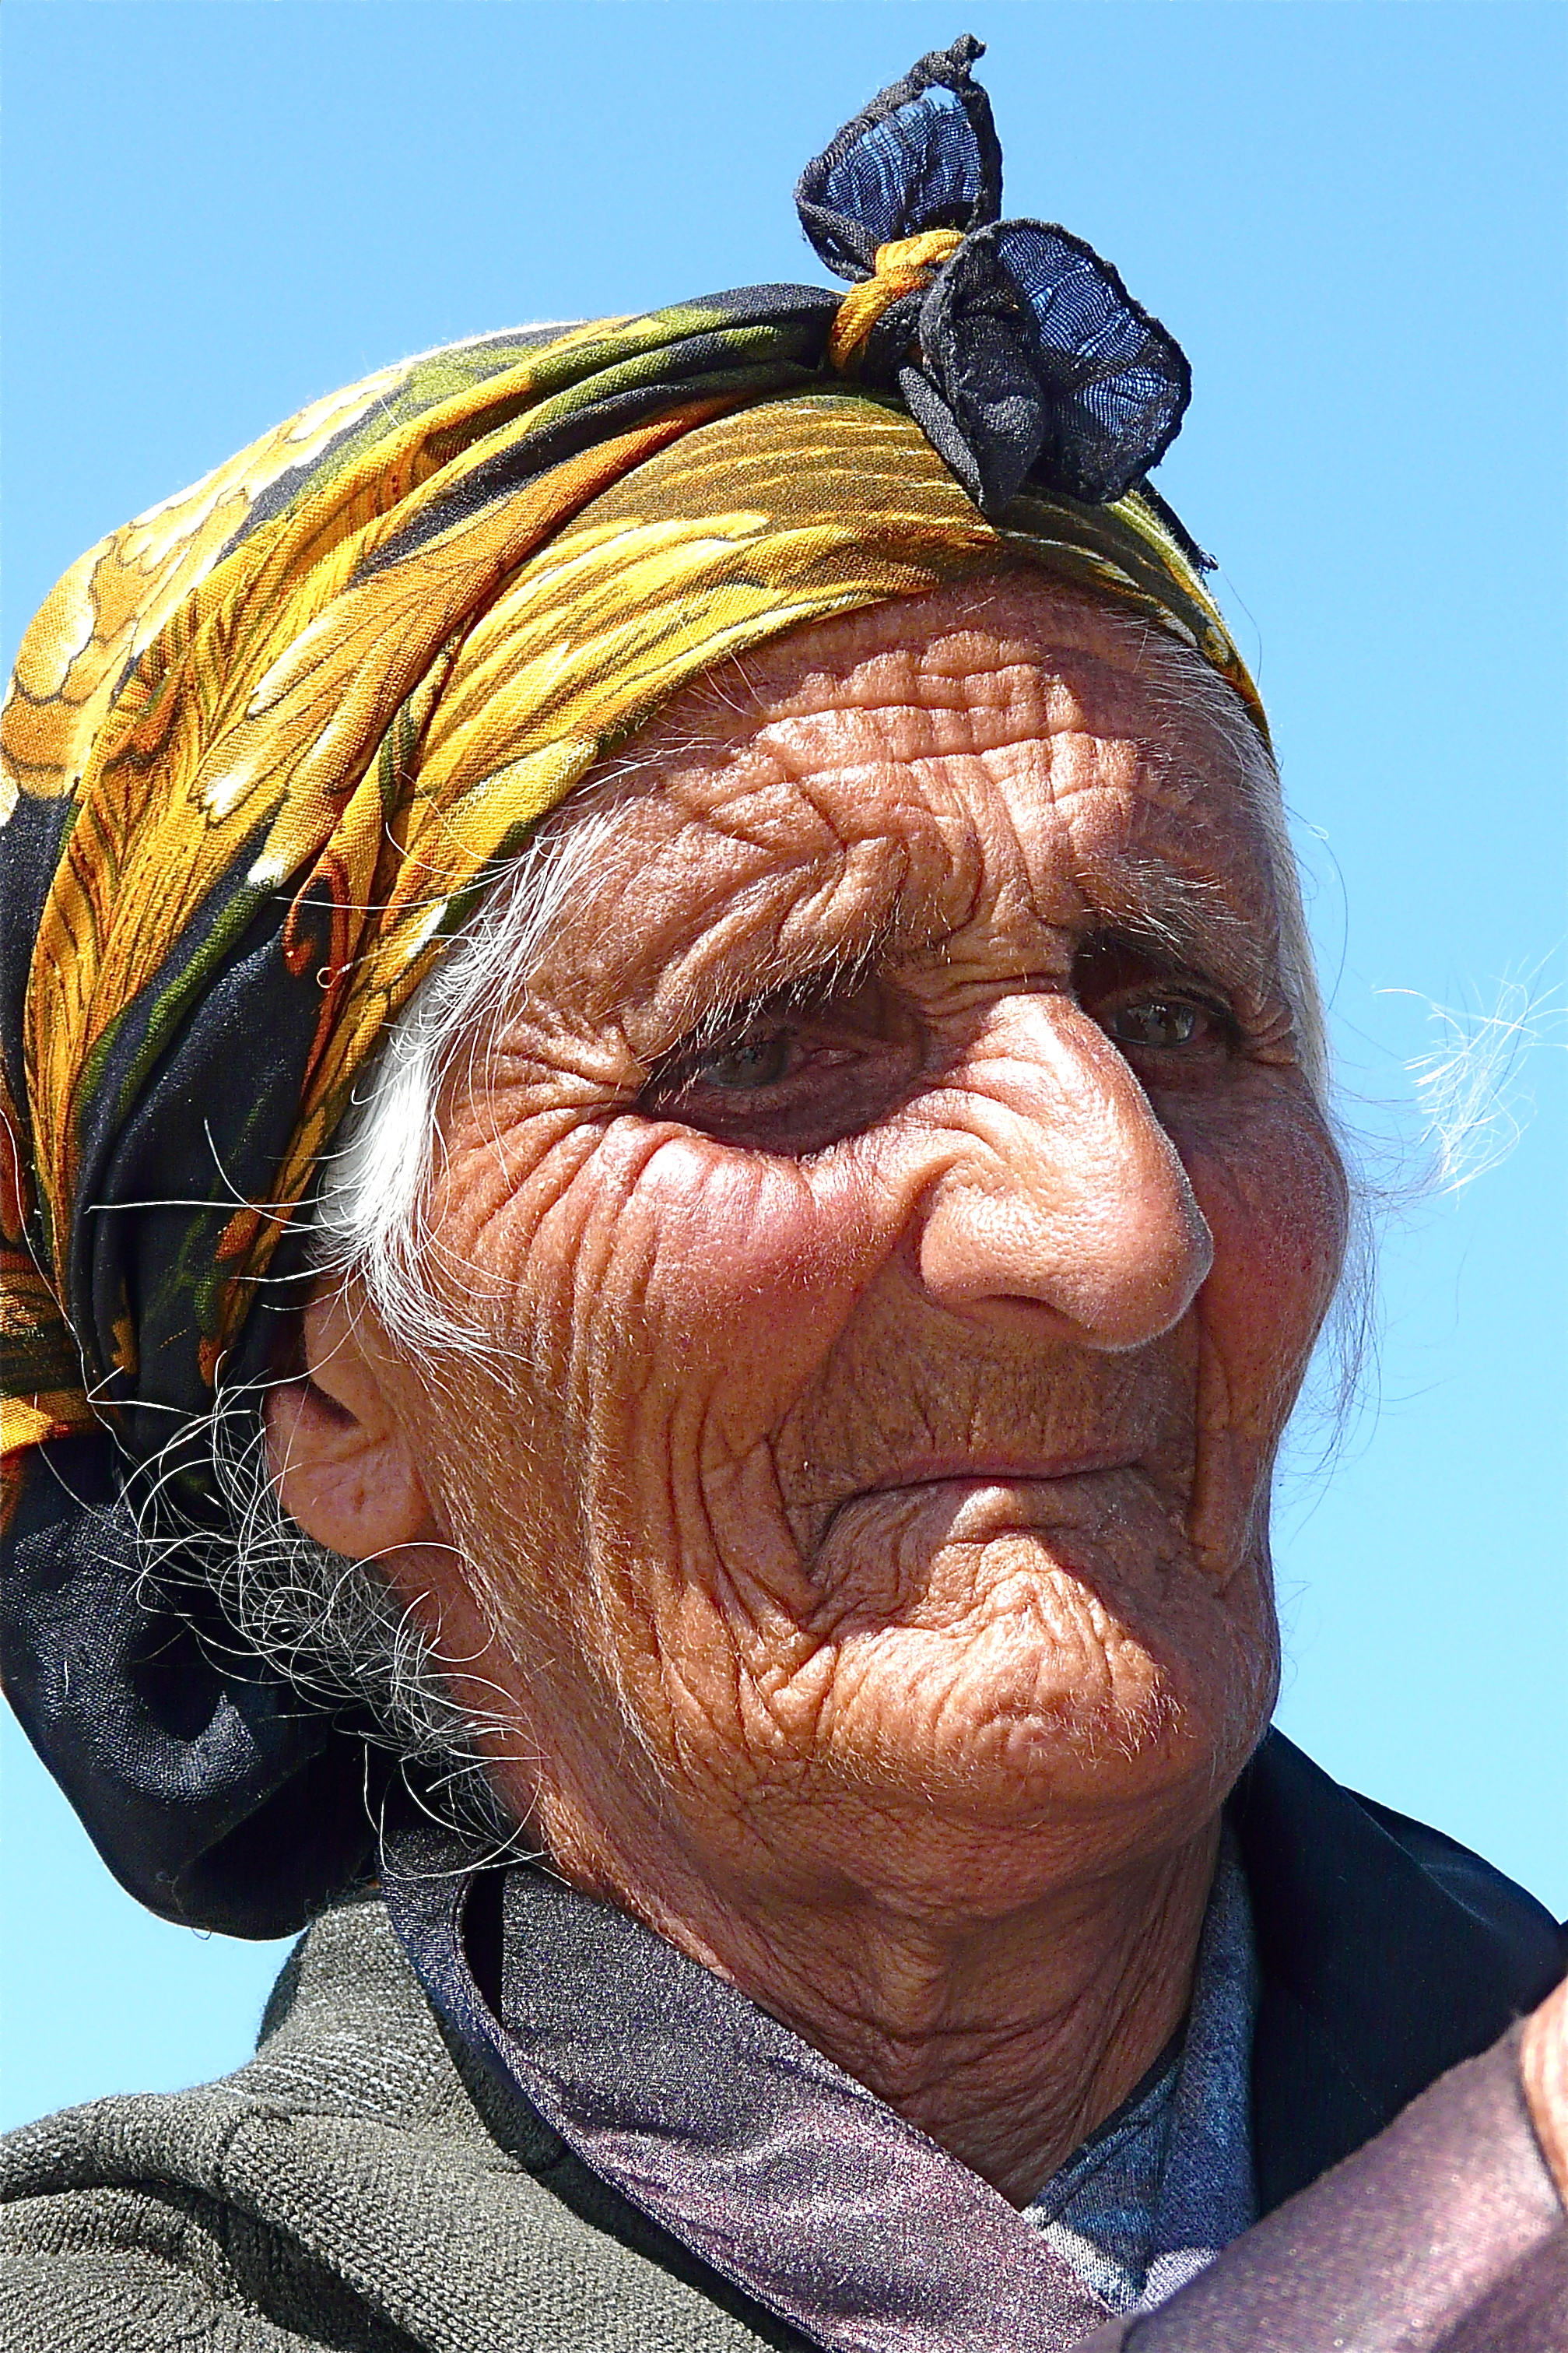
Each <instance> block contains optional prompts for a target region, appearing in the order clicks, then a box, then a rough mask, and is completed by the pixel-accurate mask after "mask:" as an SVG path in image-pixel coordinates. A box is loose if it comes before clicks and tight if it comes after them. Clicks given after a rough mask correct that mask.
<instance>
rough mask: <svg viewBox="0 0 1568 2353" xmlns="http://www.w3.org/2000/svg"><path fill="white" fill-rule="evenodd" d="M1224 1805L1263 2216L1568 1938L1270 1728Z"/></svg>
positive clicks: (1557, 1960) (1363, 2132)
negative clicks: (1239, 1926)
mask: <svg viewBox="0 0 1568 2353" xmlns="http://www.w3.org/2000/svg"><path fill="white" fill-rule="evenodd" d="M1230 1810H1231V1817H1232V1820H1234V1821H1235V1823H1236V1826H1237V1832H1238V1834H1239V1836H1240V1840H1241V1851H1242V1859H1243V1861H1244V1862H1245V1864H1246V1866H1247V1883H1248V1885H1249V1887H1250V1889H1251V1893H1252V1909H1253V1920H1254V1925H1255V1928H1256V1932H1257V1936H1258V1960H1259V1963H1260V1965H1261V1968H1262V1972H1263V1991H1262V1999H1261V2001H1260V2004H1259V2008H1258V2026H1257V2033H1256V2039H1255V2041H1254V2044H1253V2068H1252V2085H1253V2146H1254V2150H1255V2154H1256V2159H1257V2165H1258V2204H1259V2211H1260V2212H1262V2213H1265V2214H1267V2213H1268V2212H1270V2211H1272V2210H1273V2209H1274V2208H1275V2207H1276V2206H1279V2205H1281V2204H1282V2203H1283V2202H1284V2200H1286V2199H1287V2198H1289V2197H1291V2196H1293V2195H1294V2193H1295V2192H1296V2191H1297V2190H1298V2189H1305V2188H1306V2186H1307V2184H1308V2183H1309V2182H1310V2181H1315V2180H1316V2179H1317V2178H1318V2176H1319V2175H1320V2174H1321V2173H1323V2172H1326V2171H1327V2169H1328V2168H1329V2167H1330V2166H1331V2165H1337V2164H1338V2163H1339V2161H1340V2159H1341V2158H1343V2157H1348V2156H1349V2155H1350V2153H1351V2151H1352V2149H1356V2148H1359V2147H1361V2146H1362V2144H1363V2142H1364V2141H1367V2140H1370V2139H1371V2138H1372V2137H1373V2134H1374V2133H1378V2132H1381V2131H1382V2130H1383V2128H1384V2126H1385V2125H1387V2124H1390V2123H1392V2121H1393V2119H1394V2117H1395V2116H1397V2115H1398V2113H1399V2111H1400V2110H1401V2109H1402V2108H1403V2107H1405V2105H1407V2104H1408V2103H1409V2102H1410V2101H1411V2100H1413V2099H1414V2098H1415V2094H1417V2093H1418V2092H1421V2091H1424V2090H1425V2089H1426V2085H1427V2084H1430V2083H1433V2082H1435V2080H1436V2077H1437V2076H1439V2075H1441V2074H1445V2073H1447V2070H1448V2069H1449V2068H1450V2067H1454V2066H1457V2065H1458V2063H1459V2061H1460V2060H1461V2059H1470V2058H1474V2057H1475V2055H1476V2054H1477V2053H1478V2052H1481V2051H1484V2050H1485V2049H1486V2048H1487V2046H1488V2045H1489V2043H1492V2042H1496V2040H1497V2038H1498V2036H1499V2035H1500V2034H1502V2033H1504V2032H1505V2031H1507V2029H1508V2028H1509V2027H1510V2025H1512V2023H1513V2021H1515V2020H1516V2019H1517V2018H1519V2017H1520V2016H1521V2015H1522V2014H1523V2012H1524V2011H1526V2010H1532V2009H1533V2008H1534V2007H1535V2005H1536V2003H1537V2002H1538V2001H1541V2000H1542V1999H1543V1998H1544V1997H1545V1995H1546V1994H1547V1993H1548V1992H1550V1990H1551V1989H1552V1986H1553V1985H1555V1983H1556V1982H1557V1980H1558V1978H1560V1977H1561V1976H1562V1975H1563V1968H1564V1967H1565V1966H1568V1939H1565V1938H1564V1936H1563V1932H1562V1931H1561V1930H1560V1929H1559V1928H1558V1927H1557V1926H1556V1923H1555V1922H1554V1921H1553V1920H1552V1916H1551V1915H1550V1913H1548V1912H1546V1911H1545V1910H1544V1909H1543V1908H1542V1905H1539V1904H1537V1903H1536V1902H1535V1900H1534V1898H1533V1897H1532V1896H1530V1895H1527V1894H1525V1892H1524V1890H1523V1889H1522V1888H1521V1887H1516V1886H1515V1885H1514V1884H1513V1883H1512V1882H1511V1881H1510V1880H1508V1879H1505V1878H1504V1877H1503V1875H1502V1873H1500V1872H1497V1871H1494V1870H1493V1869H1492V1868H1491V1866H1490V1865H1489V1863H1485V1862H1482V1861H1481V1860H1480V1858H1479V1856H1478V1855H1473V1854H1470V1853H1469V1852H1468V1851H1467V1850H1466V1849H1465V1848H1464V1847H1461V1846H1458V1845H1457V1844H1456V1843H1455V1842H1454V1841H1452V1840H1451V1839H1447V1838H1445V1837H1444V1836H1443V1835H1442V1833H1441V1832H1440V1831H1431V1830H1427V1829H1426V1828H1425V1827H1424V1826H1423V1825H1422V1824H1420V1823H1418V1822H1413V1821H1409V1820H1406V1819H1405V1816H1403V1815H1401V1814H1395V1813H1393V1812H1391V1811H1390V1810H1388V1809H1387V1808H1386V1807H1384V1806H1376V1805H1373V1803H1372V1802H1371V1801H1370V1800H1369V1799H1364V1798H1358V1797H1357V1796H1356V1795H1355V1794H1354V1792H1353V1791H1352V1790H1350V1789H1344V1788H1341V1787H1340V1785H1339V1784H1338V1783H1337V1782H1336V1781H1331V1779H1330V1778H1329V1776H1328V1775H1327V1774H1326V1773H1324V1772H1322V1771H1321V1770H1320V1769H1319V1767H1317V1766H1316V1765H1314V1764H1313V1763H1312V1761H1311V1759H1310V1757H1304V1756H1303V1755H1302V1754H1301V1751H1300V1749H1299V1748H1297V1747H1295V1746H1292V1744H1291V1743H1290V1742H1289V1740H1287V1739H1286V1738H1285V1736H1284V1735H1283V1734H1282V1733H1279V1732H1271V1733H1270V1734H1269V1735H1268V1738H1267V1739H1266V1740H1265V1741H1264V1743H1263V1745H1262V1746H1261V1747H1260V1748H1259V1749H1258V1754H1257V1755H1256V1757H1254V1758H1253V1760H1252V1762H1251V1764H1250V1765H1249V1766H1248V1767H1247V1770H1246V1772H1245V1773H1244V1774H1243V1775H1242V1778H1241V1780H1240V1781H1239V1783H1238V1784H1237V1789H1236V1793H1235V1795H1234V1797H1233V1798H1232V1799H1231V1803H1230Z"/></svg>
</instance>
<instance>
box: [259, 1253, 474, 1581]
mask: <svg viewBox="0 0 1568 2353" xmlns="http://www.w3.org/2000/svg"><path fill="white" fill-rule="evenodd" d="M301 1324H302V1332H301V1335H300V1336H301V1342H302V1350H303V1357H304V1370H303V1373H302V1374H300V1376H298V1377H295V1378H294V1379H291V1380H283V1381H280V1382H279V1384H278V1385H277V1387H276V1388H272V1389H270V1390H269V1391H268V1397H267V1404H266V1409H265V1412H264V1415H263V1420H264V1424H265V1428H266V1432H267V1453H268V1467H269V1469H270V1471H271V1472H272V1476H273V1478H274V1479H275V1481H276V1482H277V1488H278V1499H279V1503H280V1504H281V1505H282V1507H283V1509H284V1511H285V1512H287V1514H289V1518H290V1519H291V1520H293V1521H295V1522H296V1523H297V1524H298V1525H300V1527H301V1528H303V1529H304V1531H305V1534H306V1535H308V1536H313V1537H314V1538H315V1540H316V1542H317V1543H318V1544H322V1545H325V1546H327V1547H328V1549H329V1551H331V1552H336V1553H342V1554H343V1555H345V1556H346V1557H348V1558H349V1559H351V1560H369V1559H372V1558H374V1557H377V1556H380V1555H381V1554H384V1553H385V1552H388V1551H390V1550H392V1549H393V1548H394V1547H395V1546H398V1545H408V1544H417V1543H419V1542H420V1541H421V1540H422V1539H425V1538H427V1537H431V1536H434V1535H437V1528H436V1525H435V1523H434V1521H433V1519H432V1517H431V1514H430V1506H429V1504H428V1503H427V1502H426V1496H425V1490H424V1488H423V1487H422V1486H421V1484H420V1482H419V1475H418V1472H416V1470H415V1467H414V1463H413V1460H412V1457H411V1456H410V1454H409V1451H408V1447H407V1443H406V1440H405V1438H404V1434H403V1430H402V1427H401V1424H400V1423H399V1420H398V1418H397V1416H396V1414H395V1411H394V1409H393V1407H392V1405H391V1403H390V1401H389V1399H388V1398H387V1395H386V1390H385V1387H384V1381H383V1378H382V1377H381V1373H380V1367H379V1365H378V1361H377V1357H378V1352H377V1351H376V1350H375V1348H374V1345H373V1341H372V1338H371V1335H370V1334H369V1333H368V1331H367V1329H366V1326H365V1321H364V1317H363V1313H361V1314H356V1313H355V1312H354V1308H353V1304H352V1303H351V1302H350V1300H349V1299H348V1298H347V1297H345V1295H344V1293H343V1290H342V1286H341V1285H340V1284H337V1283H334V1284H332V1285H331V1288H330V1289H328V1290H325V1291H323V1292H321V1293H319V1294H318V1295H317V1297H316V1298H315V1299H313V1300H312V1301H311V1302H310V1305H309V1306H308V1307H307V1308H306V1309H305V1311H304V1314H303V1316H302V1318H301Z"/></svg>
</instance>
